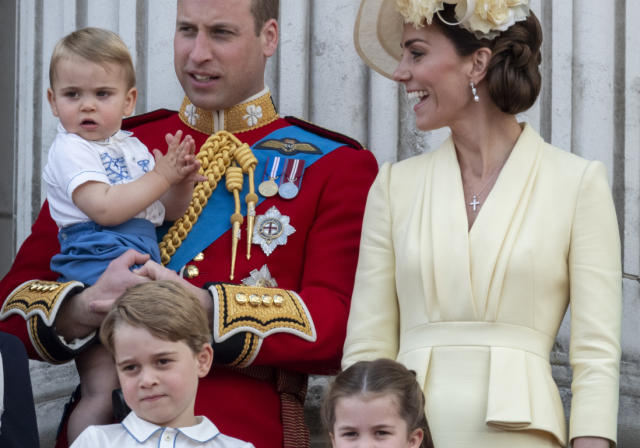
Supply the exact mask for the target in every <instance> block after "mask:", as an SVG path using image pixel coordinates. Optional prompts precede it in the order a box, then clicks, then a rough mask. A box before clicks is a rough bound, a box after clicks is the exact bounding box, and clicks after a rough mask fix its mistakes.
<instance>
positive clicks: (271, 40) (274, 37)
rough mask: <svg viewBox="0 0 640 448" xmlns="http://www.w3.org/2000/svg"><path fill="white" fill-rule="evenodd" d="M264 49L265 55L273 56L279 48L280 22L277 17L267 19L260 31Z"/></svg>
mask: <svg viewBox="0 0 640 448" xmlns="http://www.w3.org/2000/svg"><path fill="white" fill-rule="evenodd" d="M260 40H261V41H262V51H263V54H264V56H265V57H267V58H268V57H271V56H273V54H274V53H275V52H276V49H277V48H278V22H277V21H276V20H275V19H269V20H267V21H266V22H265V23H264V25H263V26H262V30H261V31H260Z"/></svg>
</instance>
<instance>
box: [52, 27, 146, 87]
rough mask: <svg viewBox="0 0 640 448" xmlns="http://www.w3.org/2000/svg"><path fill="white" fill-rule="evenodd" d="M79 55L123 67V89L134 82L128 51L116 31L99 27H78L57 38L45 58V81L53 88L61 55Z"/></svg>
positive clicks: (66, 57)
mask: <svg viewBox="0 0 640 448" xmlns="http://www.w3.org/2000/svg"><path fill="white" fill-rule="evenodd" d="M73 56H78V57H81V58H82V59H86V60H87V61H89V62H95V63H96V64H100V65H106V64H117V65H119V66H120V67H122V68H123V69H124V76H125V82H126V83H127V89H130V88H131V87H134V86H135V85H136V72H135V69H134V68H133V61H132V60H131V53H129V49H128V48H127V46H126V45H125V43H124V42H123V41H122V39H120V36H118V35H117V34H116V33H114V32H112V31H109V30H105V29H102V28H91V27H89V28H82V29H79V30H77V31H74V32H72V33H71V34H67V35H66V36H65V37H63V38H62V39H60V40H59V41H58V43H57V44H56V46H55V47H54V49H53V54H52V55H51V61H50V62H49V85H50V87H51V88H53V84H54V82H55V80H56V67H57V66H58V63H59V62H60V61H61V60H62V59H68V58H71V57H73Z"/></svg>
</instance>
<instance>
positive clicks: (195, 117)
mask: <svg viewBox="0 0 640 448" xmlns="http://www.w3.org/2000/svg"><path fill="white" fill-rule="evenodd" d="M277 118H278V112H277V111H276V108H275V106H274V104H273V100H272V99H271V93H270V92H269V88H268V87H265V88H264V89H263V90H262V91H260V92H258V93H257V94H255V95H253V96H252V97H250V98H247V99H246V100H245V101H243V102H241V103H239V104H236V105H235V106H233V107H230V108H228V109H224V110H214V111H210V110H204V109H200V108H199V107H197V106H195V105H194V104H192V103H191V101H190V100H189V98H188V97H187V96H186V95H185V97H184V100H182V106H181V107H180V120H182V122H183V123H184V124H186V125H187V126H189V127H190V128H193V129H195V130H197V131H200V132H202V133H204V134H214V133H216V132H218V131H221V130H225V131H229V132H231V133H233V134H235V133H238V132H244V131H250V130H253V129H257V128H260V127H262V126H265V125H267V124H269V123H271V122H273V121H275V120H276V119H277Z"/></svg>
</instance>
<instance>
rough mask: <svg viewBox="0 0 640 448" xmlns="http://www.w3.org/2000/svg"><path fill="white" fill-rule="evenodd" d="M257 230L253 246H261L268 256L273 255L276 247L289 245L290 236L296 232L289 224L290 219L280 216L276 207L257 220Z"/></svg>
mask: <svg viewBox="0 0 640 448" xmlns="http://www.w3.org/2000/svg"><path fill="white" fill-rule="evenodd" d="M256 229H257V230H256V232H255V233H254V234H253V244H259V245H260V247H262V250H263V251H264V253H265V254H266V255H267V256H269V255H271V253H272V252H273V250H274V249H275V248H276V246H284V245H285V244H287V238H288V236H289V235H291V234H292V233H294V232H295V231H296V229H294V228H293V226H292V225H290V224H289V217H288V216H286V215H282V214H280V211H279V210H278V209H277V208H276V207H275V206H273V207H271V208H270V209H269V210H267V212H266V213H265V214H264V215H260V216H258V217H257V218H256Z"/></svg>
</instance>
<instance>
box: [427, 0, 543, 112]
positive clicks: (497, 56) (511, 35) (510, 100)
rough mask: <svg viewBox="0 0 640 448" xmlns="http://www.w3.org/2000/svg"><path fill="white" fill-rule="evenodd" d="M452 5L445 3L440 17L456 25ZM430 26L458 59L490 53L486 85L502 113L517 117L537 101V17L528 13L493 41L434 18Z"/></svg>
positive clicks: (538, 74)
mask: <svg viewBox="0 0 640 448" xmlns="http://www.w3.org/2000/svg"><path fill="white" fill-rule="evenodd" d="M454 9H455V5H452V4H445V9H444V11H441V12H440V14H441V15H442V17H443V18H444V19H445V20H446V21H447V22H452V23H453V22H456V19H455V13H454ZM433 23H434V24H436V25H437V26H438V28H439V29H440V30H441V31H442V33H443V34H444V35H445V36H446V37H447V38H449V40H451V42H453V45H454V46H455V48H456V51H457V52H458V54H459V55H460V56H468V55H470V54H471V53H473V52H474V51H476V50H477V49H478V48H482V47H486V48H489V49H490V50H491V52H492V56H491V61H490V62H489V68H488V70H487V76H486V77H485V80H486V82H487V83H488V86H489V94H490V95H491V98H492V99H493V102H494V103H495V104H496V105H497V106H498V107H499V108H500V110H502V111H503V112H505V113H508V114H517V113H519V112H523V111H525V110H527V109H529V108H530V107H531V106H532V105H533V103H534V102H535V101H536V98H538V94H539V93H540V86H541V84H542V80H541V77H540V70H539V65H540V62H541V61H542V57H541V55H540V46H541V45H542V28H541V27H540V22H539V21H538V18H537V17H536V15H535V14H534V13H533V11H529V16H528V17H527V19H526V20H521V21H519V22H516V23H515V24H513V25H511V26H510V27H509V28H508V29H507V30H505V31H502V32H501V33H500V34H499V35H498V36H497V37H495V38H494V39H478V38H477V37H476V36H475V35H474V34H473V33H471V32H469V31H467V30H466V29H464V28H462V27H460V26H451V25H447V24H446V23H444V22H442V20H440V18H439V17H438V15H437V14H436V15H434V17H433Z"/></svg>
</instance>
